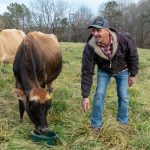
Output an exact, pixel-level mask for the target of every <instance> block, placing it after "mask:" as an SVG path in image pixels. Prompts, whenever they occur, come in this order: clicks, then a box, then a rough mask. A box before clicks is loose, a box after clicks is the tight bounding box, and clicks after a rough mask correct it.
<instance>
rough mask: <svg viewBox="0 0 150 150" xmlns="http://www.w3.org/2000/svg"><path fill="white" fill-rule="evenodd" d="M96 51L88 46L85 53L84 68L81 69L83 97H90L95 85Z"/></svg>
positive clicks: (83, 58)
mask: <svg viewBox="0 0 150 150" xmlns="http://www.w3.org/2000/svg"><path fill="white" fill-rule="evenodd" d="M93 58H94V51H93V50H92V49H91V47H90V46H89V45H88V44H87V45H86V46H85V48H84V51H83V57H82V68H81V72H82V74H81V90H82V96H83V97H85V98H86V97H88V96H89V94H90V89H91V86H92V83H93V75H94V68H95V61H94V59H93Z"/></svg>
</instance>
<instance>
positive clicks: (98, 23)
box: [88, 16, 109, 29]
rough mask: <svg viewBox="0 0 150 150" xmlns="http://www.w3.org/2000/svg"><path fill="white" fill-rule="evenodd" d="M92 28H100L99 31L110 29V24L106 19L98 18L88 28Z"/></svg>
mask: <svg viewBox="0 0 150 150" xmlns="http://www.w3.org/2000/svg"><path fill="white" fill-rule="evenodd" d="M90 28H98V29H102V28H109V23H108V21H107V20H106V19H104V18H103V17H100V16H98V17H96V19H95V20H94V21H93V22H92V24H91V25H90V26H89V27H88V29H90Z"/></svg>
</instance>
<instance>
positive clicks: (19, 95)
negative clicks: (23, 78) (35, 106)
mask: <svg viewBox="0 0 150 150" xmlns="http://www.w3.org/2000/svg"><path fill="white" fill-rule="evenodd" d="M12 94H13V95H14V96H15V97H17V98H18V99H20V100H24V99H25V95H24V92H23V91H22V90H21V89H14V90H13V91H12Z"/></svg>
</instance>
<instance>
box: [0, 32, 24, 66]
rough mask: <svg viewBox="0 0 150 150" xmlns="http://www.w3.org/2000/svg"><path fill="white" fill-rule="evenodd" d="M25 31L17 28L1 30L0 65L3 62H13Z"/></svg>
mask: <svg viewBox="0 0 150 150" xmlns="http://www.w3.org/2000/svg"><path fill="white" fill-rule="evenodd" d="M24 37H25V33H24V32H23V31H21V30H17V29H5V30H0V67H1V66H2V64H3V62H12V61H13V60H14V57H15V54H16V52H17V49H18V47H19V45H20V43H21V42H22V40H23V38H24Z"/></svg>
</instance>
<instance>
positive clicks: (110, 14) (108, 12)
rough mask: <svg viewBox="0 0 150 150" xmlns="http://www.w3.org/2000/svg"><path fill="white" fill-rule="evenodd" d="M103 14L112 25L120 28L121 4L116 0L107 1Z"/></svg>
mask: <svg viewBox="0 0 150 150" xmlns="http://www.w3.org/2000/svg"><path fill="white" fill-rule="evenodd" d="M102 13H103V16H104V17H105V18H106V19H107V20H108V21H109V23H110V25H111V27H114V28H119V26H120V25H121V17H122V12H121V10H120V8H119V4H118V3H117V2H116V1H114V0H113V1H109V2H108V3H106V5H105V8H104V11H103V12H102Z"/></svg>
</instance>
